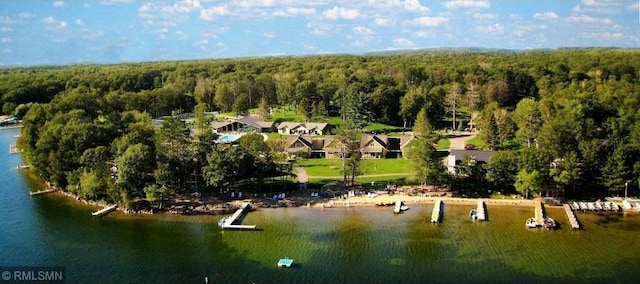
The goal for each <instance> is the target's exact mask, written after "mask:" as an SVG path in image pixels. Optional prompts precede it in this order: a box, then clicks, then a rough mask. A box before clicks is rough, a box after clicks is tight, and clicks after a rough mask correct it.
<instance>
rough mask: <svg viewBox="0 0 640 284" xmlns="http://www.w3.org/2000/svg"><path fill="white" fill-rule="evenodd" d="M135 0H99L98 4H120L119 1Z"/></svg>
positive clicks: (129, 1) (128, 1) (129, 0)
mask: <svg viewBox="0 0 640 284" xmlns="http://www.w3.org/2000/svg"><path fill="white" fill-rule="evenodd" d="M133 1H136V0H100V4H104V5H111V4H120V3H131V2H133Z"/></svg>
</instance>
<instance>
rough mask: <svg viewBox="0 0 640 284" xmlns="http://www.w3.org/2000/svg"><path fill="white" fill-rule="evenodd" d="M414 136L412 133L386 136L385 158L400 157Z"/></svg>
mask: <svg viewBox="0 0 640 284" xmlns="http://www.w3.org/2000/svg"><path fill="white" fill-rule="evenodd" d="M414 138H415V136H414V135H413V134H404V135H402V136H400V137H388V138H387V140H388V143H387V155H386V157H387V158H402V157H403V156H404V151H405V149H406V147H407V146H408V145H409V143H410V142H411V141H412V140H413V139H414Z"/></svg>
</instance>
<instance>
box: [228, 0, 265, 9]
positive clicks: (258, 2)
mask: <svg viewBox="0 0 640 284" xmlns="http://www.w3.org/2000/svg"><path fill="white" fill-rule="evenodd" d="M230 2H231V3H233V4H234V5H238V6H240V7H243V8H254V7H271V6H273V4H274V3H275V0H233V1H230Z"/></svg>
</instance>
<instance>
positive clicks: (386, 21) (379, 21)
mask: <svg viewBox="0 0 640 284" xmlns="http://www.w3.org/2000/svg"><path fill="white" fill-rule="evenodd" d="M373 22H374V23H375V24H376V25H378V26H381V27H388V26H390V25H391V19H389V18H376V19H375V20H373Z"/></svg>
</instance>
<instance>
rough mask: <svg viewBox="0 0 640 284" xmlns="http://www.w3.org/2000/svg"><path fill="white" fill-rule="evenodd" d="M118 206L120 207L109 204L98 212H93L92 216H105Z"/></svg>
mask: <svg viewBox="0 0 640 284" xmlns="http://www.w3.org/2000/svg"><path fill="white" fill-rule="evenodd" d="M116 207H118V205H111V206H107V207H105V208H102V209H100V210H98V211H96V212H93V213H91V215H92V216H94V217H100V216H104V215H107V214H109V213H111V211H113V210H116Z"/></svg>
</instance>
